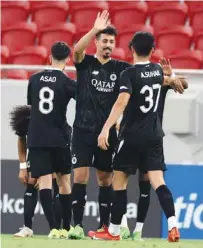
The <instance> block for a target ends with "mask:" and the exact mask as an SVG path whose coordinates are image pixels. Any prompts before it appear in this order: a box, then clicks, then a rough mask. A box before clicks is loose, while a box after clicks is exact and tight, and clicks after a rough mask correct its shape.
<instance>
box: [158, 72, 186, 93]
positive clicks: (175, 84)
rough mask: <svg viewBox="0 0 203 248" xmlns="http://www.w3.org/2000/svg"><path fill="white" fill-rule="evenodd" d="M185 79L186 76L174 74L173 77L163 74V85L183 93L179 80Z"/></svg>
mask: <svg viewBox="0 0 203 248" xmlns="http://www.w3.org/2000/svg"><path fill="white" fill-rule="evenodd" d="M185 79H186V77H184V76H175V77H168V76H164V82H163V85H167V86H170V87H171V88H173V89H174V91H175V92H178V93H180V94H183V92H184V87H183V85H182V82H181V80H185Z"/></svg>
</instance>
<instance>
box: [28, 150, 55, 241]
mask: <svg viewBox="0 0 203 248" xmlns="http://www.w3.org/2000/svg"><path fill="white" fill-rule="evenodd" d="M29 153H30V156H29V160H30V170H31V174H32V176H33V177H34V178H38V183H39V195H40V201H41V205H42V208H43V211H44V214H45V216H46V219H47V221H48V223H49V227H50V234H49V235H48V237H49V238H59V230H58V228H59V227H58V225H57V223H56V220H55V216H54V211H53V204H52V201H53V199H52V173H53V168H52V161H51V152H50V149H48V148H31V149H29Z"/></svg>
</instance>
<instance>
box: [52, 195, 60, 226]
mask: <svg viewBox="0 0 203 248" xmlns="http://www.w3.org/2000/svg"><path fill="white" fill-rule="evenodd" d="M53 211H54V215H55V220H56V223H57V226H58V227H59V228H60V227H61V222H62V209H61V202H60V199H59V194H58V195H54V196H53Z"/></svg>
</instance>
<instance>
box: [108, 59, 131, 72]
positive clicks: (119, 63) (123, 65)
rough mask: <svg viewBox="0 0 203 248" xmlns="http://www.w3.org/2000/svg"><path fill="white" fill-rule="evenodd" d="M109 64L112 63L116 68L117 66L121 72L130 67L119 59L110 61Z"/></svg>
mask: <svg viewBox="0 0 203 248" xmlns="http://www.w3.org/2000/svg"><path fill="white" fill-rule="evenodd" d="M111 62H112V63H114V64H115V65H116V66H119V67H120V68H121V69H123V70H125V69H126V68H128V67H131V66H132V65H131V64H129V63H127V62H125V61H123V60H119V59H111Z"/></svg>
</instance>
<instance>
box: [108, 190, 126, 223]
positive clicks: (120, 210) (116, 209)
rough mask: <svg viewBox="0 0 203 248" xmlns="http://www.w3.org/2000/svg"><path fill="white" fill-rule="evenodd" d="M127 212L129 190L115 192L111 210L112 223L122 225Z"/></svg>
mask: <svg viewBox="0 0 203 248" xmlns="http://www.w3.org/2000/svg"><path fill="white" fill-rule="evenodd" d="M126 212H127V190H115V191H114V192H113V205H112V208H111V223H112V224H114V225H120V224H121V220H122V217H123V215H124V214H125V213H126Z"/></svg>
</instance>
